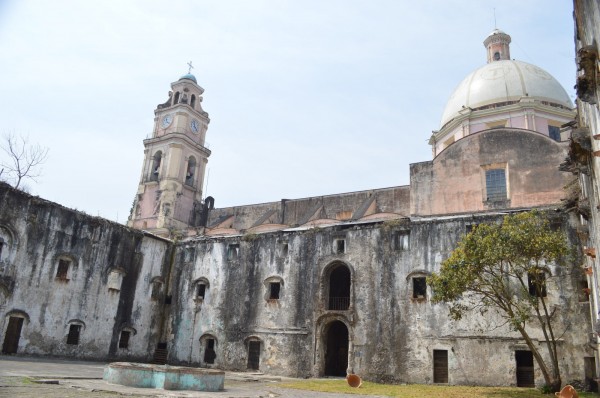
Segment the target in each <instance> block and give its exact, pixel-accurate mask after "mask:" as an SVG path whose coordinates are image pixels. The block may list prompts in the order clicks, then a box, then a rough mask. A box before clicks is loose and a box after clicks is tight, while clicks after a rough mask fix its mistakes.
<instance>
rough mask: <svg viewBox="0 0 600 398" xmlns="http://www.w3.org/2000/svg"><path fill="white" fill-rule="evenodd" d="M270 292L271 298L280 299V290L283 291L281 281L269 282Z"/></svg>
mask: <svg viewBox="0 0 600 398" xmlns="http://www.w3.org/2000/svg"><path fill="white" fill-rule="evenodd" d="M269 287H270V292H269V300H279V292H280V291H281V284H280V283H279V282H271V283H269Z"/></svg>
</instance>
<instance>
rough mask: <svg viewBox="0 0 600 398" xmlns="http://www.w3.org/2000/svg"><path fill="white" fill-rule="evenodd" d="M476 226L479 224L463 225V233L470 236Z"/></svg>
mask: <svg viewBox="0 0 600 398" xmlns="http://www.w3.org/2000/svg"><path fill="white" fill-rule="evenodd" d="M477 225H479V224H467V225H465V232H466V233H467V234H470V233H471V232H473V231H474V230H475V228H477Z"/></svg>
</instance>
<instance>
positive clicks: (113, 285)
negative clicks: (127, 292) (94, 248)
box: [106, 270, 123, 292]
mask: <svg viewBox="0 0 600 398" xmlns="http://www.w3.org/2000/svg"><path fill="white" fill-rule="evenodd" d="M122 283H123V273H122V272H120V271H117V270H113V271H110V273H109V274H108V279H107V281H106V284H107V285H108V290H109V291H112V292H119V291H121V284H122Z"/></svg>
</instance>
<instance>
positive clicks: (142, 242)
mask: <svg viewBox="0 0 600 398" xmlns="http://www.w3.org/2000/svg"><path fill="white" fill-rule="evenodd" d="M0 226H1V227H2V230H3V231H10V233H11V235H12V236H13V237H14V241H13V242H12V245H11V247H10V248H9V254H8V255H7V257H4V256H3V258H4V260H5V261H3V262H2V267H1V268H0V272H1V279H0V280H1V281H2V283H3V285H4V287H5V290H6V291H7V292H8V294H7V295H6V297H4V300H5V301H4V302H2V303H1V305H0V330H1V331H2V336H3V337H4V335H5V332H6V328H7V325H8V320H9V316H10V314H11V313H14V311H15V310H16V311H22V312H23V313H25V314H27V318H26V320H25V321H24V324H23V329H22V332H21V338H20V341H19V346H18V351H17V353H18V354H30V355H51V356H64V357H73V358H86V359H96V360H105V359H109V358H111V359H115V358H119V359H139V360H144V359H148V358H149V357H150V355H151V353H152V348H153V347H154V345H155V344H156V342H155V340H156V339H157V333H158V330H157V327H156V325H157V322H156V319H157V316H158V314H157V306H156V305H155V304H154V303H153V302H152V301H151V300H150V291H151V286H150V284H149V280H150V278H151V276H153V275H162V274H164V273H165V272H166V269H167V266H168V261H167V260H168V254H169V250H170V243H169V242H168V241H165V240H162V239H159V238H154V237H152V236H149V235H144V234H143V233H142V232H140V231H136V230H131V229H128V228H125V227H123V226H122V225H120V224H117V223H113V222H110V221H107V220H104V219H101V218H97V217H91V216H88V215H86V214H83V213H81V212H77V211H74V210H70V209H67V208H64V207H62V206H59V205H57V204H55V203H52V202H49V201H45V200H42V199H40V198H37V197H33V196H30V195H28V194H25V193H23V192H21V191H16V190H14V189H12V188H10V187H9V186H7V185H6V184H0ZM59 256H65V257H66V258H69V259H71V260H72V263H71V266H70V269H69V273H68V281H65V280H60V279H57V278H56V272H57V267H58V258H59ZM112 270H117V271H118V272H119V274H121V275H122V282H121V286H120V289H119V290H109V288H108V284H107V283H108V280H109V273H110V272H111V271H112ZM72 320H76V321H78V322H81V323H82V324H83V327H82V330H81V334H80V341H79V344H78V345H68V344H66V338H67V334H68V332H69V322H70V321H72ZM123 327H131V328H133V330H135V331H136V332H137V333H136V334H135V335H132V336H131V339H130V344H129V348H128V349H123V348H118V340H119V336H120V332H121V329H122V328H123Z"/></svg>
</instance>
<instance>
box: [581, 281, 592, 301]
mask: <svg viewBox="0 0 600 398" xmlns="http://www.w3.org/2000/svg"><path fill="white" fill-rule="evenodd" d="M588 301H590V288H589V286H588V281H587V279H582V280H580V281H579V302H580V303H587V302H588Z"/></svg>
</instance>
